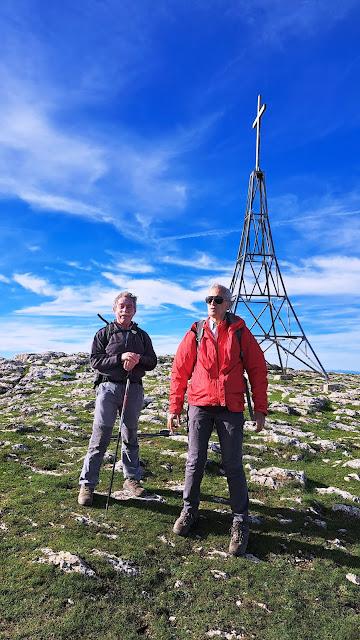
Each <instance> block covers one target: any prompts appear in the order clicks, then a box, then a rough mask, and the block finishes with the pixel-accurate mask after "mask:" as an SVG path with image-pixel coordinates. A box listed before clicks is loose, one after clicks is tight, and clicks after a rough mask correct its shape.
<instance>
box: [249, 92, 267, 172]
mask: <svg viewBox="0 0 360 640" xmlns="http://www.w3.org/2000/svg"><path fill="white" fill-rule="evenodd" d="M260 105H261V95H258V104H257V115H256V118H255V120H254V122H253V125H252V128H253V129H255V127H256V160H255V171H259V170H260V166H259V163H260V124H261V116H262V115H263V114H264V112H265V109H266V104H265V103H264V104H263V105H262V106H260Z"/></svg>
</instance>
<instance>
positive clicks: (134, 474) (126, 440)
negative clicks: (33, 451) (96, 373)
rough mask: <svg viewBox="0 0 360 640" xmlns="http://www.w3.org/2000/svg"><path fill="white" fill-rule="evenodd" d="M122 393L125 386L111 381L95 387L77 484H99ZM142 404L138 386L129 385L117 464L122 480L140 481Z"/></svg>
mask: <svg viewBox="0 0 360 640" xmlns="http://www.w3.org/2000/svg"><path fill="white" fill-rule="evenodd" d="M124 393H125V384H117V383H115V382H102V383H101V384H100V385H99V386H98V388H97V394H96V403H95V416H94V424H93V430H92V434H91V438H90V442H89V448H88V452H87V454H86V456H85V460H84V464H83V468H82V471H81V474H80V480H79V484H84V485H87V486H89V487H95V486H96V485H97V484H98V482H99V472H100V466H101V463H102V461H103V458H104V455H105V451H106V449H107V447H108V446H109V442H110V438H111V434H112V430H113V427H114V424H115V421H116V418H117V416H118V415H119V413H120V412H121V408H122V403H123V399H124ZM143 401H144V391H143V388H142V386H141V385H140V384H130V386H129V395H128V399H127V403H126V408H125V413H124V420H123V424H122V427H121V439H122V445H121V462H122V467H123V473H124V477H125V478H134V479H135V480H140V478H141V469H140V462H139V444H138V438H137V427H138V419H139V415H140V411H141V409H142V406H143Z"/></svg>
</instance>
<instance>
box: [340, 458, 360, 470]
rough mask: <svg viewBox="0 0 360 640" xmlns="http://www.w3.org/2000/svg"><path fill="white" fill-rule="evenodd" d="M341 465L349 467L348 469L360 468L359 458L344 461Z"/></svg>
mask: <svg viewBox="0 0 360 640" xmlns="http://www.w3.org/2000/svg"><path fill="white" fill-rule="evenodd" d="M342 466H343V467H350V469H360V458H354V460H348V461H347V462H344V464H343V465H342Z"/></svg>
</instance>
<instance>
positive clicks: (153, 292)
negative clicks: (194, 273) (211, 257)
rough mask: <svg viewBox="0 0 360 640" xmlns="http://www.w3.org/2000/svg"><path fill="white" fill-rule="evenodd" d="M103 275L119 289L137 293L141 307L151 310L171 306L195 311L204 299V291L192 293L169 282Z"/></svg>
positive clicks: (110, 274)
mask: <svg viewBox="0 0 360 640" xmlns="http://www.w3.org/2000/svg"><path fill="white" fill-rule="evenodd" d="M102 275H103V276H104V277H105V278H107V279H108V280H110V281H111V282H113V283H114V284H116V285H117V286H118V287H119V288H123V289H128V290H129V291H135V292H136V295H137V296H138V298H139V305H141V306H144V307H145V308H149V309H151V308H160V307H161V306H163V305H167V304H171V305H175V306H177V307H180V308H182V309H188V310H189V311H194V310H195V307H194V303H196V302H200V301H201V300H202V299H203V297H204V291H203V290H197V291H191V290H189V289H185V288H184V287H182V286H181V285H179V284H177V283H174V282H170V281H167V280H160V279H159V280H157V279H149V278H146V279H145V278H144V279H142V280H131V279H127V278H125V277H123V276H120V275H118V274H113V273H109V272H104V273H103V274H102Z"/></svg>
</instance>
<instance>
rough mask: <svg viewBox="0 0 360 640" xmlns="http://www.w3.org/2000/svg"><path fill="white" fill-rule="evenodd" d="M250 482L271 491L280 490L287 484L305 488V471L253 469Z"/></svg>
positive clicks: (278, 468)
mask: <svg viewBox="0 0 360 640" xmlns="http://www.w3.org/2000/svg"><path fill="white" fill-rule="evenodd" d="M250 480H251V481H252V482H256V483H258V484H262V485H264V486H265V487H270V488H271V489H279V488H280V487H283V486H284V485H286V484H294V483H295V484H299V485H300V486H302V487H304V486H305V481H306V478H305V473H304V471H295V470H293V469H282V468H280V467H264V468H262V469H252V470H251V471H250Z"/></svg>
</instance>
